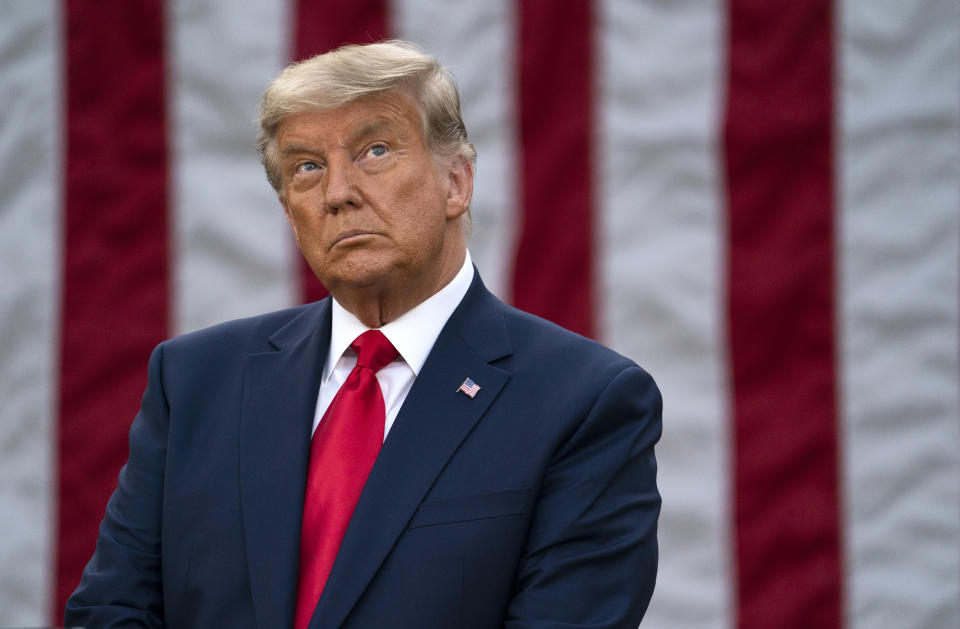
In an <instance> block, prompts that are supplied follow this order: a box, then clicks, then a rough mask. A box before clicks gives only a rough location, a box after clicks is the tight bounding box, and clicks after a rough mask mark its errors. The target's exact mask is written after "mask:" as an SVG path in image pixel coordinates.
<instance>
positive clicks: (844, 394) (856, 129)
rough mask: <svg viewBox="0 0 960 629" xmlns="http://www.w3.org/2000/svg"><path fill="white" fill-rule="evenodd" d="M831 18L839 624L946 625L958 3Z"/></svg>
mask: <svg viewBox="0 0 960 629" xmlns="http://www.w3.org/2000/svg"><path fill="white" fill-rule="evenodd" d="M931 5H933V6H931ZM840 17H841V19H840V22H841V24H840V28H841V30H840V33H841V38H840V44H841V48H840V50H839V51H838V52H839V54H840V65H839V67H840V73H839V78H840V79H841V80H842V84H841V90H840V91H839V94H840V102H839V103H838V105H839V107H840V111H841V124H840V127H839V128H840V134H841V135H840V137H839V138H838V139H839V140H840V141H839V142H838V146H839V147H840V149H839V160H838V161H839V164H840V172H841V178H840V182H839V190H838V192H839V198H840V216H839V226H840V231H839V234H840V236H841V238H842V242H841V244H842V246H841V247H840V250H841V251H842V252H843V255H842V258H841V260H840V278H841V282H840V283H841V286H842V291H843V292H842V300H841V301H840V309H841V312H840V322H841V330H842V333H841V337H842V351H841V364H842V389H841V399H842V407H841V408H842V419H843V430H844V441H845V446H846V448H845V453H846V460H845V461H844V463H845V467H844V469H845V481H846V486H845V491H844V494H845V496H846V507H845V508H846V564H847V565H846V570H847V617H848V624H849V626H850V627H854V628H862V629H868V628H869V629H876V628H882V627H891V628H892V627H916V628H925V627H929V628H931V629H932V628H935V627H958V626H960V607H958V603H960V599H958V592H960V572H958V568H960V565H958V564H960V550H958V549H960V512H958V509H957V505H958V502H960V461H958V445H960V434H958V423H957V418H958V416H960V404H958V399H957V396H958V391H957V388H958V382H960V371H958V366H957V351H958V313H957V307H958V299H960V295H958V285H960V277H958V268H960V258H958V237H960V222H958V211H960V189H958V171H957V165H958V164H960V155H958V151H960V111H958V106H960V98H958V95H960V74H958V72H957V61H958V59H960V5H958V4H957V3H956V2H952V1H950V0H946V1H941V2H933V3H930V2H926V1H924V0H905V1H903V2H896V3H892V2H886V3H880V4H878V3H876V2H871V1H870V0H845V1H844V2H843V3H842V5H841V13H840Z"/></svg>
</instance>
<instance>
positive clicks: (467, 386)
mask: <svg viewBox="0 0 960 629" xmlns="http://www.w3.org/2000/svg"><path fill="white" fill-rule="evenodd" d="M479 390H480V385H479V384H477V383H476V382H474V381H473V380H471V379H470V378H467V379H466V380H464V381H463V384H461V385H460V388H459V389H457V393H459V392H460V391H463V392H464V393H465V394H466V395H467V397H469V398H470V399H473V398H474V397H476V396H477V391H479Z"/></svg>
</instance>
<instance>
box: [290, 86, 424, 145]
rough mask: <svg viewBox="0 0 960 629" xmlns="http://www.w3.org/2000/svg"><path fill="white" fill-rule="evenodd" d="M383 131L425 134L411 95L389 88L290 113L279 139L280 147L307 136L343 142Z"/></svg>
mask: <svg viewBox="0 0 960 629" xmlns="http://www.w3.org/2000/svg"><path fill="white" fill-rule="evenodd" d="M382 133H389V134H393V135H399V136H401V137H403V138H405V139H407V140H408V141H409V140H412V139H413V137H420V136H422V125H421V120H420V113H419V111H418V110H417V108H416V105H415V104H414V102H413V99H412V98H410V97H409V96H407V95H406V94H404V93H402V92H389V93H387V94H380V95H375V96H367V97H364V98H361V99H358V100H355V101H352V102H349V103H346V104H345V105H341V106H339V107H335V108H332V109H321V110H313V111H304V112H298V113H293V114H289V115H287V116H286V117H284V119H283V120H282V121H281V122H280V125H279V127H278V129H277V142H278V144H279V145H280V148H281V149H283V148H284V147H285V146H286V145H290V144H300V143H302V142H303V141H305V140H314V141H323V142H324V143H327V142H331V141H334V142H336V143H337V144H339V145H344V144H348V143H350V142H352V141H357V140H362V139H364V138H365V137H366V136H368V135H373V134H382ZM407 136H413V137H407Z"/></svg>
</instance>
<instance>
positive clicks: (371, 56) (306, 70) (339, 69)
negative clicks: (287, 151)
mask: <svg viewBox="0 0 960 629" xmlns="http://www.w3.org/2000/svg"><path fill="white" fill-rule="evenodd" d="M392 90H402V91H406V92H407V93H409V94H410V95H411V96H412V97H413V99H414V102H415V103H416V106H417V109H418V111H419V112H420V118H421V123H422V127H423V132H424V139H425V140H426V143H427V146H429V147H430V149H431V150H432V151H433V153H434V154H435V155H436V156H437V157H439V158H441V159H453V158H463V159H467V160H469V161H470V162H471V163H473V162H476V159H477V152H476V150H475V149H474V148H473V145H472V144H470V142H469V140H468V139H467V128H466V127H465V126H464V124H463V119H462V117H461V115H460V95H459V93H458V92H457V86H456V84H455V83H454V80H453V77H452V76H451V75H450V73H449V72H448V71H447V70H446V68H444V67H443V66H441V65H440V63H439V61H437V59H436V58H435V57H433V56H431V55H428V54H426V53H424V52H422V51H420V50H419V49H418V48H417V47H416V46H414V45H413V44H411V43H410V42H406V41H402V40H390V41H383V42H378V43H374V44H366V45H355V44H351V45H347V46H341V47H340V48H337V49H336V50H332V51H330V52H327V53H324V54H322V55H317V56H315V57H310V58H309V59H305V60H303V61H300V62H299V63H294V64H292V65H290V66H288V67H287V68H286V69H285V70H284V71H283V72H281V73H280V74H279V76H277V77H276V78H275V79H274V80H273V81H272V82H271V83H270V85H268V86H267V89H266V91H264V93H263V97H262V98H261V99H260V107H259V113H260V118H259V122H260V132H259V133H258V134H257V149H258V150H259V151H260V154H261V156H262V159H261V161H262V163H263V166H264V169H265V170H266V173H267V179H268V180H269V181H270V185H271V186H273V189H274V190H276V191H277V193H278V194H281V195H282V194H283V190H282V188H283V180H282V178H281V175H280V166H279V162H278V156H277V129H278V128H279V126H280V123H281V122H282V121H283V119H284V118H285V117H286V116H288V115H290V114H294V113H301V112H305V111H322V110H327V109H334V108H336V107H340V106H342V105H346V104H347V103H351V102H354V101H356V100H359V99H361V98H364V97H368V96H373V95H377V94H383V93H385V92H389V91H392Z"/></svg>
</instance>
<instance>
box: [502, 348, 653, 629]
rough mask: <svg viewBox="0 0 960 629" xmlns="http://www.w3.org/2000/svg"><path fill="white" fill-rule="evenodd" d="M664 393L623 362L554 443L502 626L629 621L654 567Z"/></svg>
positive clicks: (645, 596) (615, 625)
mask: <svg viewBox="0 0 960 629" xmlns="http://www.w3.org/2000/svg"><path fill="white" fill-rule="evenodd" d="M661 414H662V401H661V397H660V392H659V391H658V390H657V387H656V385H655V384H654V383H653V380H652V379H651V378H650V376H649V375H648V374H647V373H646V372H645V371H643V370H642V369H640V368H639V367H636V366H635V365H634V366H630V367H628V368H626V369H625V370H623V371H621V372H620V373H619V374H617V375H616V376H615V377H614V378H613V379H612V380H611V381H610V382H609V384H608V385H607V386H606V387H605V388H604V390H603V391H602V392H601V394H600V395H599V397H598V398H597V400H596V402H595V403H594V405H593V407H592V408H591V409H590V411H589V413H588V414H587V416H586V418H585V419H584V420H583V422H582V423H581V424H580V426H579V428H578V429H577V430H576V431H575V432H574V433H573V435H572V436H571V437H570V438H569V439H568V440H567V441H566V443H564V444H563V445H562V446H561V447H560V449H559V450H558V451H557V454H556V455H555V457H554V459H553V460H552V461H551V463H550V465H549V468H548V470H547V472H546V475H545V477H544V480H543V484H542V485H541V488H540V493H539V495H538V498H537V504H536V507H535V511H534V514H533V519H532V521H531V525H530V533H529V535H528V539H527V545H526V548H525V551H524V554H523V557H522V559H521V562H520V566H519V569H518V574H517V589H516V593H515V596H514V598H513V600H512V601H511V603H510V607H509V610H508V616H507V622H506V628H507V629H559V628H561V627H563V628H567V629H574V628H584V629H585V628H590V629H600V628H604V629H635V628H636V627H637V625H638V624H639V623H640V619H641V618H642V617H643V614H644V612H645V610H646V608H647V604H648V603H649V602H650V597H651V596H652V594H653V588H654V584H655V581H656V572H657V518H658V517H659V513H660V494H659V492H658V491H657V486H656V460H655V458H654V451H653V447H654V444H655V443H656V442H657V440H658V439H659V438H660V432H661Z"/></svg>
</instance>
